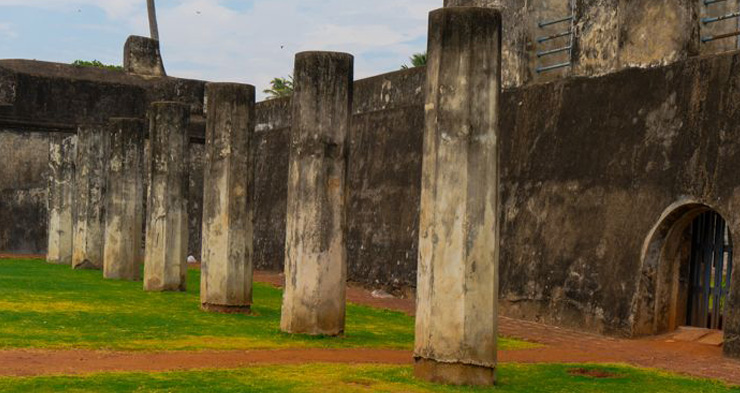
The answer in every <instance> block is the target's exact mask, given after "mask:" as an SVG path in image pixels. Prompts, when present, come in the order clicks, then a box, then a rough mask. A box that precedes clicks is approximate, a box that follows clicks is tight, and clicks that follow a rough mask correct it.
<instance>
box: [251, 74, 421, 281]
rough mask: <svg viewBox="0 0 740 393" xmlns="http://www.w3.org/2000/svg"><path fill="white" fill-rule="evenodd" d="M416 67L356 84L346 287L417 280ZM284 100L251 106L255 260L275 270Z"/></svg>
mask: <svg viewBox="0 0 740 393" xmlns="http://www.w3.org/2000/svg"><path fill="white" fill-rule="evenodd" d="M425 77H426V69H424V68H416V69H411V70H408V71H401V72H395V73H391V74H386V75H381V76H377V77H374V78H369V79H364V80H360V81H357V82H356V83H355V87H354V109H353V117H352V125H351V130H350V136H349V138H350V153H349V154H350V157H349V162H350V165H349V168H348V171H349V173H348V187H349V201H348V214H347V228H348V232H347V247H348V273H349V279H350V280H352V281H358V282H362V283H365V284H368V285H376V286H387V287H394V288H399V287H402V286H408V285H413V283H414V282H415V280H416V259H417V248H418V247H417V243H418V231H417V228H418V226H419V223H418V221H419V197H420V187H421V184H420V183H421V141H422V139H421V138H422V134H423V129H424V109H423V100H424V97H423V91H422V86H423V82H424V79H425ZM290 108H291V106H290V99H289V98H287V99H278V100H271V101H265V102H261V103H259V104H257V108H256V109H257V129H256V135H255V138H256V139H257V140H256V141H255V143H254V144H253V145H254V146H255V148H256V149H257V150H256V155H255V160H256V162H255V168H256V176H255V188H256V190H255V193H254V194H255V196H256V202H255V206H257V209H256V211H255V235H254V236H255V237H254V241H255V261H256V266H257V268H258V269H269V270H282V268H283V263H284V259H285V214H286V206H287V177H288V152H289V149H288V148H289V141H290V121H291V120H290Z"/></svg>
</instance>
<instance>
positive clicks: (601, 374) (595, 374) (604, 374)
mask: <svg viewBox="0 0 740 393" xmlns="http://www.w3.org/2000/svg"><path fill="white" fill-rule="evenodd" d="M568 374H570V375H573V376H581V377H589V378H596V379H612V378H622V376H621V375H619V374H616V373H612V372H609V371H604V370H593V369H591V370H589V369H586V368H572V369H570V370H568Z"/></svg>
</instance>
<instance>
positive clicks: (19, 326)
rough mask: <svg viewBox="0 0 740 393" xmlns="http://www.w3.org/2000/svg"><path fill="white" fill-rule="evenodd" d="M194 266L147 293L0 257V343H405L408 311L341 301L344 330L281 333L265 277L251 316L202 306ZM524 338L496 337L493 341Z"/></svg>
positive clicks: (516, 344)
mask: <svg viewBox="0 0 740 393" xmlns="http://www.w3.org/2000/svg"><path fill="white" fill-rule="evenodd" d="M199 273H200V272H199V271H197V270H191V271H190V272H189V276H188V292H186V293H147V292H144V291H143V290H142V284H141V283H139V282H123V281H110V280H104V279H103V278H102V273H101V272H99V271H74V270H72V269H70V268H69V267H66V266H56V265H50V264H47V263H44V262H43V261H28V260H9V259H0V348H45V349H73V348H75V349H109V350H147V351H150V350H237V349H276V348H388V349H411V348H412V345H413V340H414V322H413V318H411V317H409V316H407V315H405V314H403V313H400V312H394V311H386V310H378V309H373V308H370V307H364V306H358V305H349V306H348V307H347V327H346V335H345V336H344V337H341V338H331V337H308V336H293V335H287V334H283V333H281V332H280V331H279V326H280V304H281V299H282V292H281V291H280V290H279V289H276V288H274V287H272V286H269V285H263V284H256V285H255V288H254V306H253V310H254V312H255V314H256V315H254V316H245V315H222V314H212V313H205V312H202V311H200V309H199V305H200V302H199V287H200V285H199ZM532 346H533V344H530V343H526V342H522V341H516V340H510V339H502V340H500V348H501V349H524V348H528V347H532Z"/></svg>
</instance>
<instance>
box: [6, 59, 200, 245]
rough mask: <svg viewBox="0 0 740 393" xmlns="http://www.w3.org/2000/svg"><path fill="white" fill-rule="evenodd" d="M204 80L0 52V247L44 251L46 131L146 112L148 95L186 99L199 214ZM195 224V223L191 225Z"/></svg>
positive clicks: (196, 234) (195, 240) (194, 242)
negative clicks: (190, 117) (148, 75)
mask: <svg viewBox="0 0 740 393" xmlns="http://www.w3.org/2000/svg"><path fill="white" fill-rule="evenodd" d="M203 96H204V82H201V81H194V80H186V79H177V78H154V79H151V78H150V79H146V78H142V77H138V76H133V75H129V74H126V73H123V72H117V71H110V70H101V69H96V68H79V67H73V66H70V65H65V64H56V63H46V62H38V61H28V60H0V153H2V154H0V157H3V158H6V157H8V158H9V159H8V160H7V161H5V163H4V165H3V166H2V167H0V193H1V194H0V252H32V253H43V252H44V251H45V249H46V245H44V242H43V241H41V239H42V238H44V237H45V236H46V231H47V229H46V226H47V207H46V185H45V182H46V172H47V166H48V155H49V140H48V138H49V133H50V132H64V133H75V132H76V130H77V126H78V125H79V124H85V123H88V124H89V123H97V124H102V123H105V122H106V121H107V119H108V118H110V117H135V118H141V119H143V118H145V117H146V115H147V109H148V106H149V103H150V102H153V101H160V100H173V101H178V102H183V103H186V104H188V105H189V106H190V109H191V113H192V115H193V121H192V124H191V136H192V137H193V142H194V144H193V145H191V148H192V151H193V153H192V160H193V162H194V163H195V164H194V165H193V168H192V170H191V176H192V178H191V183H192V187H193V188H194V189H196V190H199V191H197V192H196V193H195V194H194V203H192V204H191V213H193V212H195V213H196V214H197V217H200V215H201V213H200V200H199V199H198V196H199V195H201V197H200V199H202V164H201V163H199V161H200V158H199V157H201V155H202V153H201V151H202V146H201V147H199V146H197V144H198V143H202V138H203V135H204V127H203V121H202V118H203V117H202V115H203ZM197 220H198V221H197V222H193V223H192V224H191V227H192V228H193V232H194V233H193V235H191V239H193V240H192V241H191V246H190V250H191V252H192V254H193V255H195V256H196V257H198V256H199V255H200V218H198V219H197ZM196 227H197V229H196Z"/></svg>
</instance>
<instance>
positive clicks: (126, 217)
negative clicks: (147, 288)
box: [103, 118, 146, 281]
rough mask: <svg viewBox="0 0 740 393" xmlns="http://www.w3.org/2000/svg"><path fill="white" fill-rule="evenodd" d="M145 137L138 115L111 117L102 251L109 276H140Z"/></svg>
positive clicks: (105, 271)
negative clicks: (126, 117)
mask: <svg viewBox="0 0 740 393" xmlns="http://www.w3.org/2000/svg"><path fill="white" fill-rule="evenodd" d="M145 137H146V135H145V128H144V122H143V121H141V120H139V119H122V118H114V119H111V120H110V124H109V138H110V156H109V157H108V159H109V161H110V163H109V170H108V187H107V194H106V196H105V201H106V203H105V206H106V214H105V245H104V253H103V267H104V268H103V275H104V277H105V278H108V279H114V280H130V281H136V280H139V279H141V261H142V252H141V249H142V233H141V231H142V225H143V222H144V139H145Z"/></svg>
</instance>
